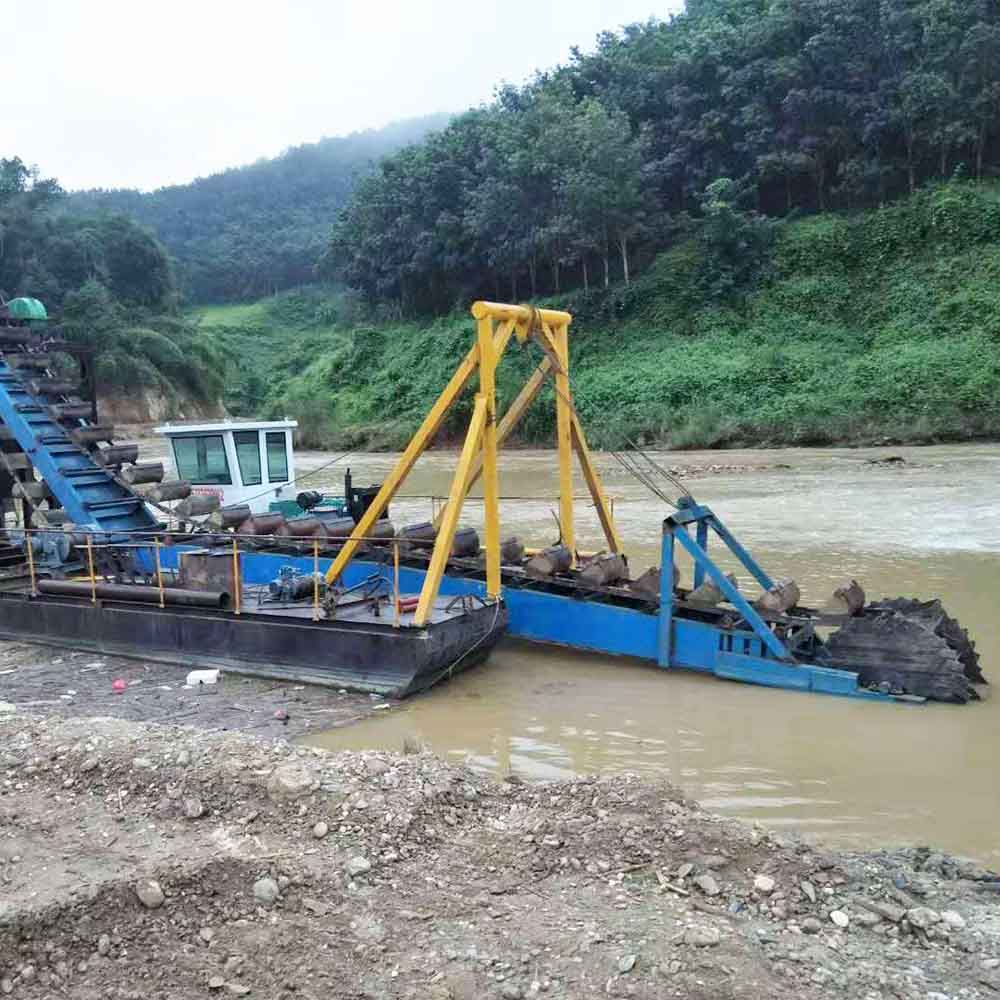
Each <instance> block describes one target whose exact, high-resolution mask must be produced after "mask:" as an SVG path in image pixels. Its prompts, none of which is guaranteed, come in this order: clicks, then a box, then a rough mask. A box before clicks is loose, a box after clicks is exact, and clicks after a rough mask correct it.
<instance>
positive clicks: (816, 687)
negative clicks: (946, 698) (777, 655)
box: [714, 653, 892, 701]
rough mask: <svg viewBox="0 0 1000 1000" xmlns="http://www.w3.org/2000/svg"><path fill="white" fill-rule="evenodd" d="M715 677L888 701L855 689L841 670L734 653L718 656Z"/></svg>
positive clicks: (851, 676)
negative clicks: (777, 661) (776, 661)
mask: <svg viewBox="0 0 1000 1000" xmlns="http://www.w3.org/2000/svg"><path fill="white" fill-rule="evenodd" d="M714 673H715V675H716V676H717V677H723V678H725V679H726V680H732V681H747V682H749V683H751V684H763V685H765V686H766V687H779V688H786V689H792V690H795V691H816V692H818V693H821V694H839V695H849V696H851V697H854V698H865V699H867V700H869V701H891V700H892V699H891V698H890V697H889V695H885V694H879V693H878V692H876V691H866V690H864V688H859V687H858V675H857V674H852V673H849V672H848V671H844V670H830V669H829V668H827V667H815V666H812V665H811V664H808V663H802V664H791V663H775V662H774V660H762V659H759V658H757V657H753V656H740V655H739V654H737V653H720V654H719V657H718V661H717V665H716V668H715V671H714Z"/></svg>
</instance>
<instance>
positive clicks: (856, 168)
mask: <svg viewBox="0 0 1000 1000" xmlns="http://www.w3.org/2000/svg"><path fill="white" fill-rule="evenodd" d="M998 168H1000V6H998V3H997V0H687V9H686V12H685V13H684V14H682V15H679V16H677V17H675V18H673V19H672V20H670V21H669V22H661V21H650V22H649V23H646V24H637V25H633V26H631V27H629V28H627V29H625V30H624V31H623V32H621V33H618V34H615V33H609V34H605V35H603V36H602V37H601V38H600V39H599V40H598V44H597V48H596V51H595V52H593V53H587V54H584V53H581V52H576V53H575V54H574V55H573V58H572V59H571V60H570V61H569V62H568V64H567V65H565V66H561V67H559V68H557V69H555V70H552V71H550V72H546V73H542V74H540V75H539V76H538V77H537V78H536V79H534V80H533V81H531V82H530V83H529V84H527V85H526V86H523V87H519V88H518V87H512V86H506V87H503V88H501V89H500V91H499V92H498V94H497V98H496V100H495V102H494V103H492V104H491V105H489V106H488V107H483V108H478V109H475V110H472V111H469V112H467V113H466V114H464V115H462V116H460V117H459V118H457V119H456V120H455V121H454V122H453V123H452V124H451V125H450V126H449V127H448V128H447V129H445V130H444V131H442V132H440V133H437V134H435V135H432V136H430V137H429V138H428V139H427V140H426V141H425V142H423V143H422V144H420V145H417V146H413V147H409V148H406V149H404V150H402V151H400V152H398V153H397V154H395V155H393V156H390V157H389V158H387V159H386V160H384V161H383V162H382V164H381V165H380V167H379V169H378V170H377V171H375V172H374V173H373V174H371V175H369V176H368V177H367V178H365V179H364V180H363V181H362V182H361V183H360V184H359V186H358V188H357V190H356V191H355V193H354V196H353V197H352V199H351V201H350V203H349V205H348V207H347V209H346V211H345V212H344V213H343V214H342V216H341V218H340V220H339V221H338V223H337V226H336V229H335V233H334V237H333V239H332V241H331V244H330V247H329V249H328V252H327V254H326V257H325V258H324V268H325V270H326V273H327V274H330V275H337V276H340V277H343V278H344V279H345V280H346V281H347V283H348V284H349V285H350V286H352V287H354V288H356V289H358V290H359V291H360V292H361V294H362V295H363V296H364V298H365V300H366V301H368V302H369V303H373V304H379V305H380V306H381V307H382V308H383V309H384V310H386V311H387V314H389V315H392V314H393V313H395V314H402V315H414V314H421V313H435V312H440V311H442V310H448V309H450V308H451V307H453V306H454V305H455V304H457V303H459V302H466V301H468V300H470V299H473V298H475V297H480V296H483V295H486V296H490V297H502V298H504V299H508V298H509V299H513V300H519V299H521V298H524V297H526V296H529V295H530V296H537V295H539V294H552V293H558V292H560V291H562V290H564V289H565V288H567V287H574V286H582V287H584V288H587V287H589V286H591V285H594V284H598V285H608V284H610V283H611V282H612V281H614V280H622V281H624V282H626V283H627V282H629V281H630V280H631V278H632V277H634V275H635V273H636V271H637V270H638V269H640V268H641V267H645V266H647V265H648V264H649V262H650V261H651V260H652V259H653V257H654V255H655V254H656V252H657V251H660V250H663V249H665V248H667V247H670V246H672V245H674V244H677V243H679V242H682V241H684V240H686V239H688V238H690V237H691V235H692V234H693V233H696V232H697V231H698V230H699V228H700V227H704V226H713V225H716V224H717V219H715V218H714V215H713V213H714V212H715V209H716V208H717V207H718V197H717V193H718V187H717V186H714V185H716V182H720V181H722V180H723V179H726V180H727V181H728V183H727V196H726V201H727V202H728V203H729V204H732V205H733V206H734V207H736V208H738V209H740V210H743V211H746V212H748V213H750V214H751V216H753V215H757V214H759V215H760V216H761V217H767V218H784V217H789V216H795V215H801V214H803V213H816V212H824V211H830V210H844V211H851V210H858V209H863V208H870V207H873V206H878V205H881V204H884V203H886V202H887V201H890V200H892V199H895V198H897V197H899V196H901V195H905V194H909V193H912V192H913V191H915V190H916V189H917V187H918V186H919V185H921V184H923V183H925V182H928V181H934V180H945V179H949V178H952V177H964V178H969V179H974V180H979V179H983V178H987V177H992V176H995V175H996V173H997V172H998ZM750 231H752V228H751V230H750ZM759 243H760V241H759V240H758V241H756V243H755V245H757V244H759ZM750 249H751V250H752V249H753V247H751V248H750ZM751 270H752V269H751ZM723 285H725V281H723Z"/></svg>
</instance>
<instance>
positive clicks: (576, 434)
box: [572, 411, 622, 552]
mask: <svg viewBox="0 0 1000 1000" xmlns="http://www.w3.org/2000/svg"><path fill="white" fill-rule="evenodd" d="M572 429H573V446H574V447H575V448H576V457H577V458H578V459H579V460H580V468H581V469H582V470H583V478H584V479H586V480H587V489H588V490H590V496H591V499H592V500H593V501H594V507H595V508H596V509H597V516H598V518H599V519H600V521H601V527H602V528H603V529H604V537H605V538H606V539H607V541H608V548H609V549H610V550H611V551H612V552H621V550H622V542H621V538H619V536H618V529H617V528H616V527H615V519H614V515H613V514H612V512H611V508H610V507H609V505H608V501H607V498H606V497H605V496H604V488H603V486H602V485H601V477H600V476H599V475H598V472H597V467H596V466H595V465H594V461H593V459H592V458H591V457H590V449H589V448H588V447H587V439H586V438H585V437H584V434H583V427H582V425H581V424H580V418H579V417H578V416H577V415H576V412H575V411H574V413H573V422H572Z"/></svg>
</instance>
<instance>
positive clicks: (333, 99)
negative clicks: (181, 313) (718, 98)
mask: <svg viewBox="0 0 1000 1000" xmlns="http://www.w3.org/2000/svg"><path fill="white" fill-rule="evenodd" d="M681 7H682V0H464V2H463V0H436V2H432V0H411V2H407V0H381V2H379V0H284V2H283V0H266V2H265V0H169V2H164V0H0V24H2V26H3V39H4V59H3V69H4V80H5V82H4V86H3V88H2V93H3V95H4V97H3V100H2V102H0V155H3V156H13V155H18V156H20V157H21V158H22V159H23V160H25V161H26V162H28V163H37V164H38V166H39V167H40V168H41V170H42V172H43V174H44V175H45V176H54V177H56V178H57V179H58V180H59V181H60V182H61V183H62V184H63V186H64V187H66V188H70V189H74V188H86V187H139V188H143V189H150V188H154V187H159V186H161V185H164V184H171V183H177V182H184V181H188V180H191V179H192V178H194V177H198V176H203V175H205V174H209V173H214V172H216V171H218V170H221V169H224V168H225V167H230V166H236V165H239V164H242V163H248V162H252V161H253V160H255V159H258V158H259V157H262V156H273V155H275V154H277V153H279V152H281V151H282V150H283V149H286V148H287V147H288V146H293V145H297V144H298V143H302V142H312V141H314V140H316V139H320V138H322V137H323V136H326V135H343V134H346V133H348V132H353V131H357V130H359V129H364V128H370V127H378V126H380V125H384V124H386V123H387V122H390V121H393V120H396V119H400V118H410V117H414V116H416V115H421V114H426V113H429V112H432V111H460V110H463V109H465V108H467V107H469V106H471V105H474V104H478V103H481V102H483V101H486V100H488V99H489V98H490V96H491V95H492V93H493V88H494V87H495V85H496V84H497V83H499V82H500V81H501V80H509V81H511V82H515V83H520V82H522V81H524V80H525V79H527V78H528V77H529V76H530V75H531V74H532V72H533V71H534V70H535V69H542V68H547V67H551V66H554V65H556V64H557V63H560V62H563V61H565V59H566V58H567V56H568V55H569V50H570V47H571V46H573V45H579V46H580V47H582V48H584V49H591V48H593V45H594V40H595V38H596V36H597V34H598V33H599V32H600V31H603V30H610V29H616V28H618V27H620V26H622V25H624V24H629V23H632V22H635V21H645V20H647V19H648V18H649V17H651V16H656V17H660V18H665V17H667V16H668V15H669V14H670V13H672V12H675V11H677V10H679V9H681Z"/></svg>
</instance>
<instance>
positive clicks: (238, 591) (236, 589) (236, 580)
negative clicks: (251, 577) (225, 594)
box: [233, 538, 243, 615]
mask: <svg viewBox="0 0 1000 1000" xmlns="http://www.w3.org/2000/svg"><path fill="white" fill-rule="evenodd" d="M242 596H243V580H242V578H241V576H240V550H239V549H238V548H237V547H236V539H235V538H234V539H233V600H234V601H235V602H236V603H235V607H234V608H233V614H234V615H238V614H239V613H240V599H241V598H242Z"/></svg>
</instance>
